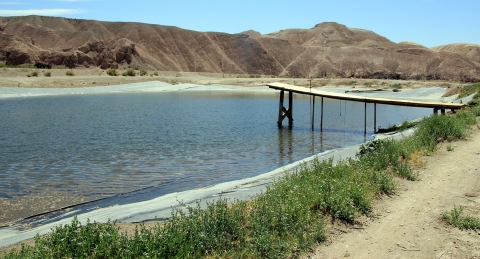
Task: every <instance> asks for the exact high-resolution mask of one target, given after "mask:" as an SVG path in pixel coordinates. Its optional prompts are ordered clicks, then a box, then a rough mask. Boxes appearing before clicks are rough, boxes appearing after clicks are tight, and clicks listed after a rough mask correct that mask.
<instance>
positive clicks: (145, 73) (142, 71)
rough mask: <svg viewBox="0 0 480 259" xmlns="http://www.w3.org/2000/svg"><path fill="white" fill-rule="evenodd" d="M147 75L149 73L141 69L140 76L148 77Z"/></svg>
mask: <svg viewBox="0 0 480 259" xmlns="http://www.w3.org/2000/svg"><path fill="white" fill-rule="evenodd" d="M146 75H148V71H147V70H145V69H143V68H142V69H140V76H146Z"/></svg>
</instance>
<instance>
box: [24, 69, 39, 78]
mask: <svg viewBox="0 0 480 259" xmlns="http://www.w3.org/2000/svg"><path fill="white" fill-rule="evenodd" d="M27 76H28V77H32V76H38V71H37V70H33V71H32V72H31V73H29V74H27Z"/></svg>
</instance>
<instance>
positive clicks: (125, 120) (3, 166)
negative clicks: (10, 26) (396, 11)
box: [0, 90, 431, 203]
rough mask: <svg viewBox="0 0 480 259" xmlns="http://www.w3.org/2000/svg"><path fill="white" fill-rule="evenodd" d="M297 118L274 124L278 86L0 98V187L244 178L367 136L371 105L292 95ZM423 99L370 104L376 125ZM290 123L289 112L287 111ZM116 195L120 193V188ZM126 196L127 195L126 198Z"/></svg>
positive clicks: (172, 187)
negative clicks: (268, 88) (256, 89)
mask: <svg viewBox="0 0 480 259" xmlns="http://www.w3.org/2000/svg"><path fill="white" fill-rule="evenodd" d="M293 104H294V119H295V121H294V126H293V128H291V129H289V128H288V127H283V128H278V127H277V123H276V121H277V116H278V114H277V113H278V92H276V91H273V90H272V92H268V93H259V92H242V91H195V90H192V91H177V92H163V93H109V94H95V95H74V96H72V95H71V96H42V97H29V98H9V99H1V100H0V121H1V122H2V123H1V124H0V132H1V134H0V197H3V198H12V197H18V196H22V195H26V194H32V193H39V194H41V193H42V192H45V191H46V190H51V189H54V190H61V191H66V192H73V191H75V192H76V193H79V195H83V196H85V197H109V196H115V195H118V194H125V193H130V197H133V199H136V200H139V199H140V200H141V199H146V198H147V196H142V194H144V193H148V194H149V196H148V197H150V198H151V197H152V196H159V195H163V194H166V193H170V192H174V191H182V190H187V189H193V188H199V187H205V186H209V185H212V184H216V183H220V182H225V181H231V180H236V179H242V178H248V177H252V176H255V175H259V174H262V173H265V172H268V171H271V170H273V169H276V168H278V167H281V166H283V165H286V164H289V163H292V162H294V161H298V160H300V159H303V158H305V157H308V156H311V155H313V154H317V153H319V152H322V151H325V150H329V149H334V148H340V147H344V146H349V145H353V144H358V143H362V142H364V141H366V140H370V139H372V134H373V130H374V129H373V105H369V106H368V120H367V130H368V131H367V136H364V132H363V127H364V126H363V120H364V112H363V110H364V104H363V103H355V102H345V101H338V100H330V99H325V105H324V107H325V110H324V123H323V127H324V130H323V132H320V131H319V124H320V121H319V114H320V111H319V107H320V105H319V101H318V99H317V107H316V109H315V114H316V122H315V129H314V130H313V131H312V130H311V122H310V114H311V108H310V100H309V98H308V97H301V96H298V95H295V96H294V103H293ZM430 113H431V110H430V109H421V108H411V107H396V106H388V105H377V125H378V126H381V127H387V126H389V125H392V124H396V123H401V122H403V121H406V120H412V119H416V118H419V117H423V116H425V115H428V114H430ZM284 125H287V120H285V121H284ZM115 197H118V200H117V202H119V203H121V199H122V198H121V197H120V196H115ZM131 201H132V200H129V202H131Z"/></svg>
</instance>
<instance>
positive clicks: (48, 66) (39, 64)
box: [34, 62, 52, 69]
mask: <svg viewBox="0 0 480 259" xmlns="http://www.w3.org/2000/svg"><path fill="white" fill-rule="evenodd" d="M34 67H36V68H40V69H42V68H47V69H50V68H52V65H50V64H45V63H41V62H37V63H35V65H34Z"/></svg>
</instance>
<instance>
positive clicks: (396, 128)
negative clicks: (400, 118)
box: [377, 121, 417, 133]
mask: <svg viewBox="0 0 480 259" xmlns="http://www.w3.org/2000/svg"><path fill="white" fill-rule="evenodd" d="M415 125H417V122H409V121H404V122H402V124H400V125H398V126H397V125H391V126H389V127H387V128H379V129H378V131H377V133H387V132H394V131H404V130H406V129H409V128H412V127H415Z"/></svg>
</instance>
